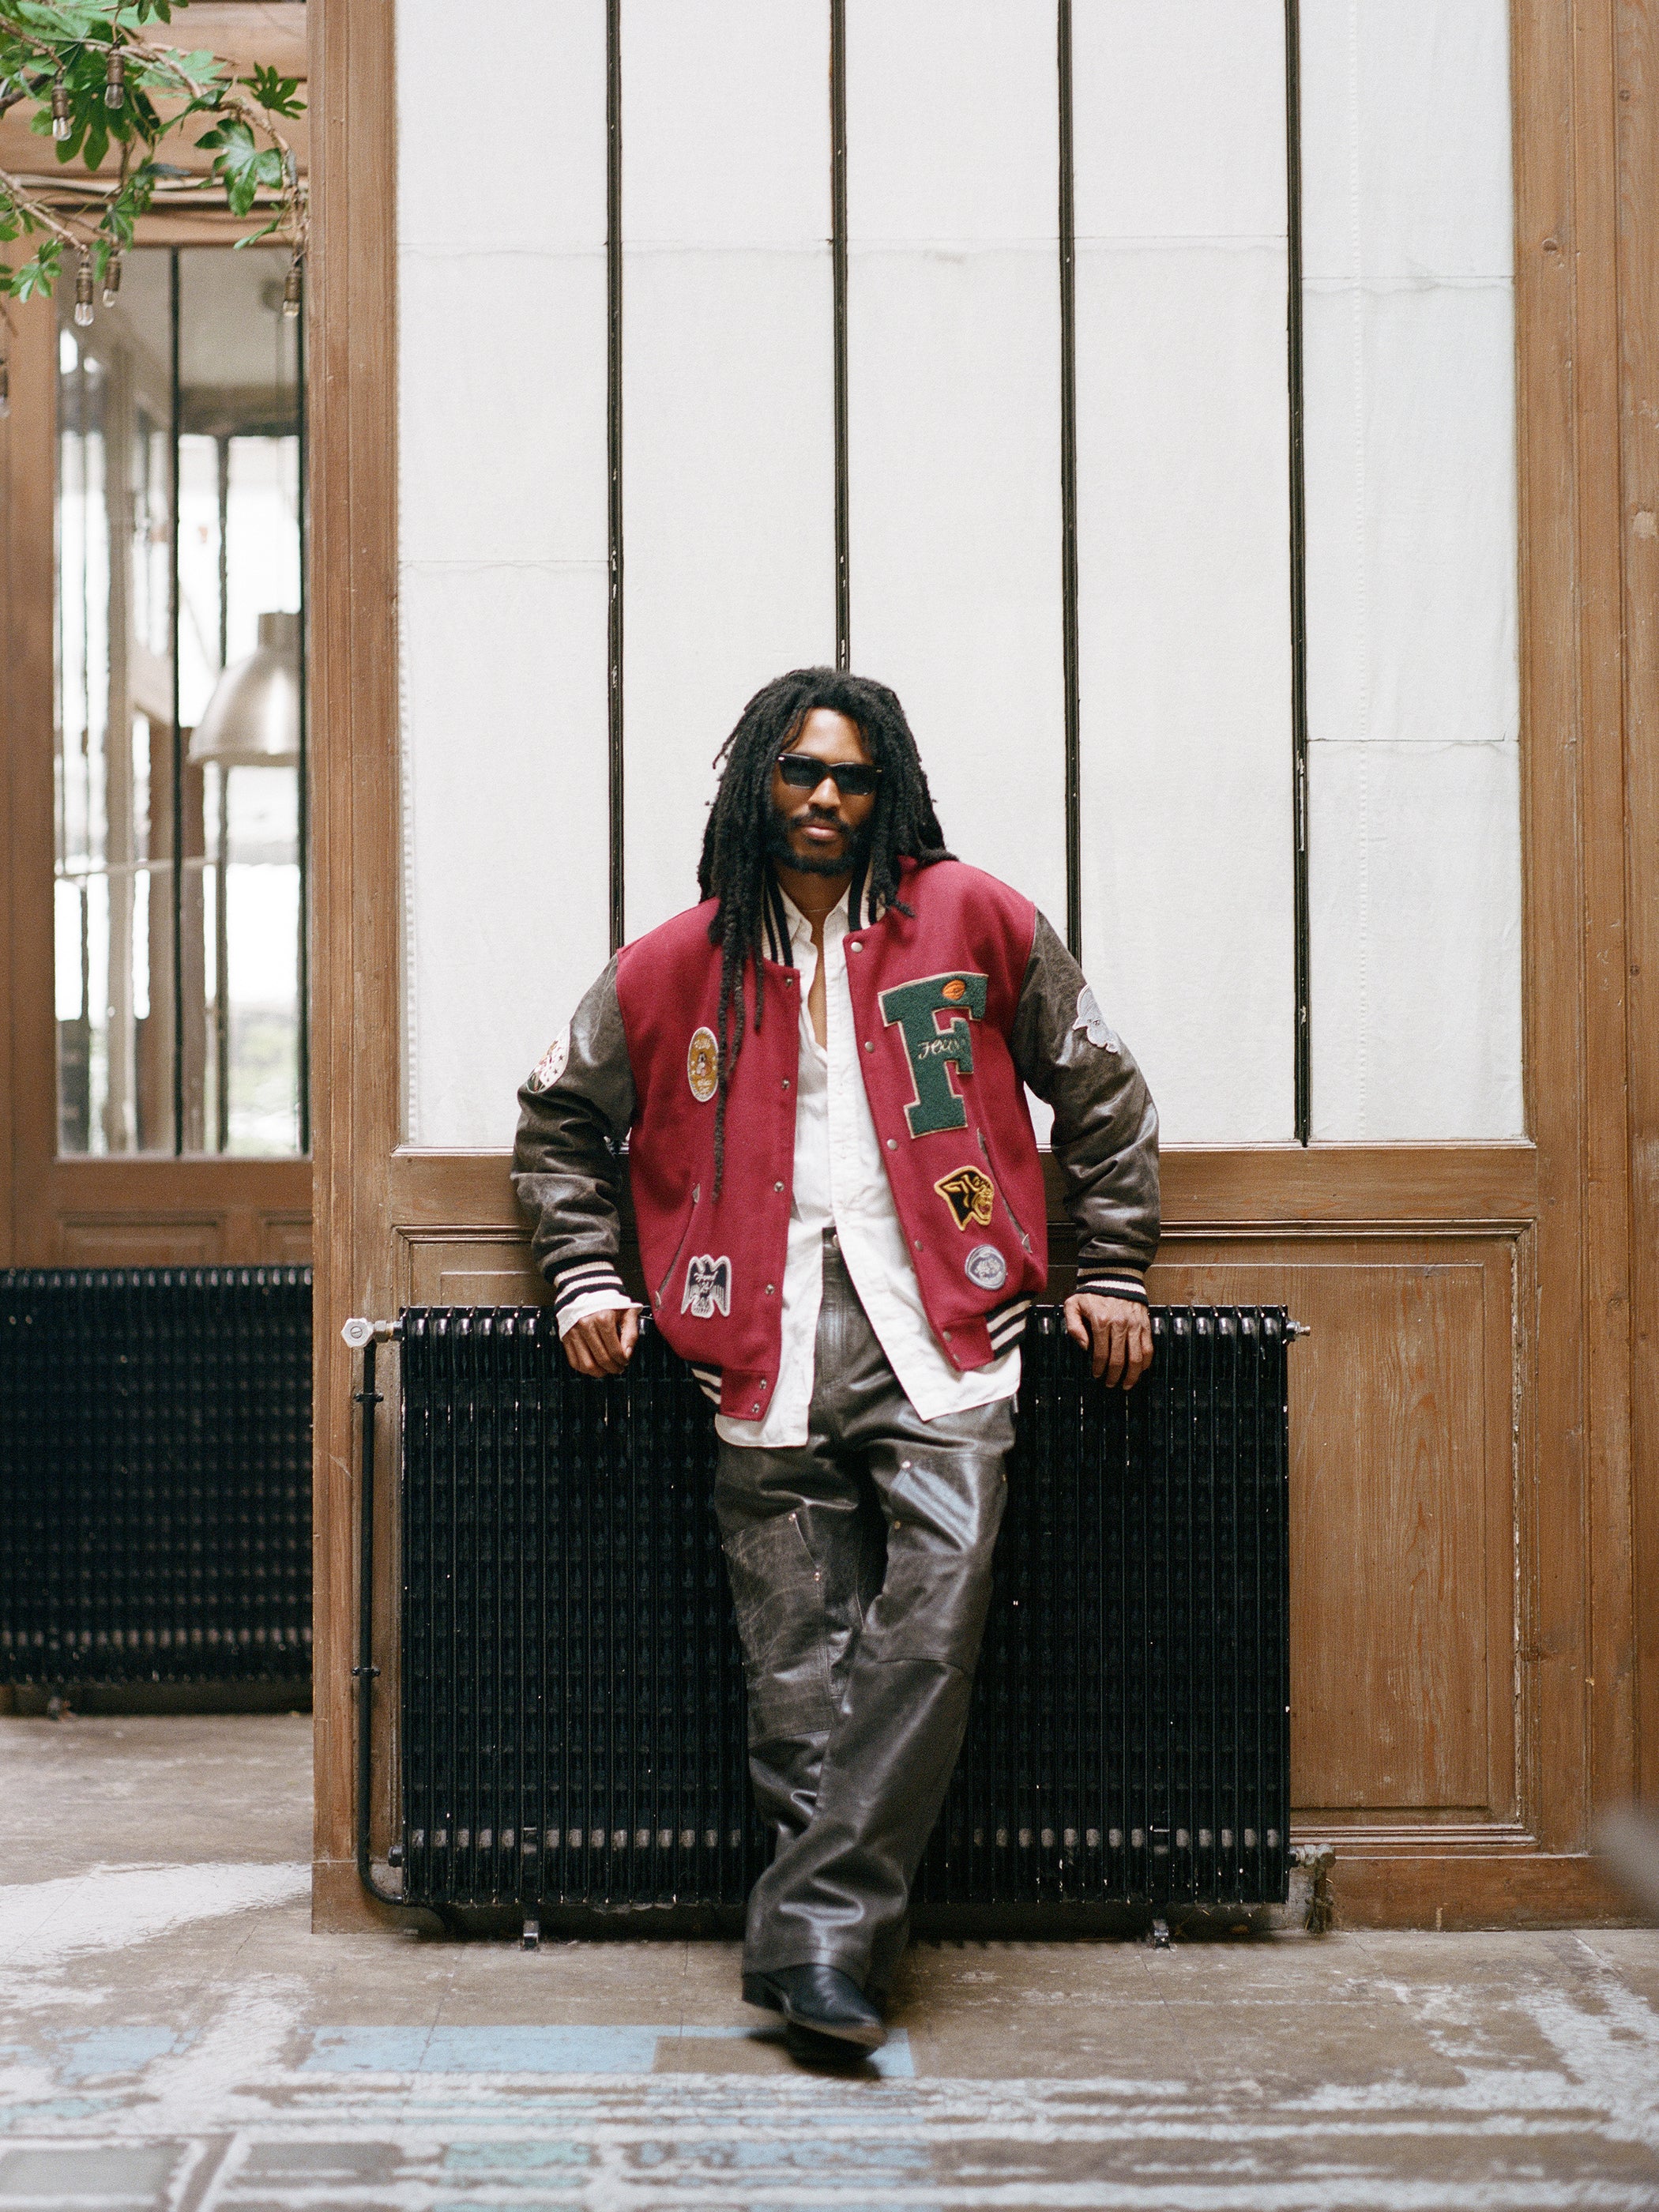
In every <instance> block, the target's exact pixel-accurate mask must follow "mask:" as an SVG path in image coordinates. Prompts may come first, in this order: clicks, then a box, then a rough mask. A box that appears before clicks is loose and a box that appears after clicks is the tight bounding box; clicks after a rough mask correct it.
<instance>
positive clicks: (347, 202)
mask: <svg viewBox="0 0 1659 2212" xmlns="http://www.w3.org/2000/svg"><path fill="white" fill-rule="evenodd" d="M308 29H309V37H310V53H311V80H310V81H311V88H312V95H313V140H312V147H313V163H314V176H313V209H314V210H315V214H314V222H313V245H312V252H311V263H310V271H309V280H310V281H309V283H308V284H307V313H308V318H309V320H308V338H309V343H308V345H307V359H308V362H309V383H310V392H309V397H310V424H311V453H310V479H309V480H310V493H311V496H310V509H309V511H310V516H311V544H310V549H309V552H310V562H311V568H310V583H311V592H310V601H309V604H310V606H311V609H312V684H311V690H310V705H311V714H312V721H311V744H310V747H309V756H310V774H311V793H310V799H311V807H312V816H311V819H312V836H313V842H312V872H311V895H312V899H313V920H314V935H313V942H314V947H315V951H314V955H313V965H312V1003H313V1010H314V1014H313V1023H314V1026H313V1053H312V1066H313V1091H314V1097H315V1112H314V1114H313V1132H314V1137H313V1143H314V1163H315V1177H314V1184H313V1191H314V1203H313V1218H314V1221H315V1225H316V1237H317V1253H318V1262H319V1265H318V1279H317V1291H316V1299H315V1309H314V1311H315V1343H316V1370H315V1392H316V1398H315V1405H316V1477H315V1528H316V1540H315V1553H314V1586H315V1591H316V1599H315V1605H316V1631H315V1643H314V1656H313V1672H314V1705H313V1712H314V1729H315V1744H316V1750H315V1773H316V1794H315V1810H314V1852H315V1876H314V1881H313V1913H314V1916H315V1917H316V1920H317V1922H318V1923H319V1925H320V1924H342V1923H344V1924H349V1923H362V1921H363V1919H364V1918H366V1917H373V1915H372V1913H371V1911H370V1908H369V1905H368V1900H367V1899H366V1898H365V1897H364V1896H363V1894H362V1891H361V1889H360V1888H359V1886H358V1883H357V1879H356V1866H355V1842H354V1835H353V1826H352V1790H353V1774H354V1765H353V1760H354V1749H353V1747H354V1744H355V1741H356V1719H355V1714H354V1710H353V1699H352V1694H351V1693H352V1677H351V1673H350V1669H351V1666H352V1663H353V1656H354V1655H353V1652H352V1650H351V1633H352V1623H353V1618H354V1605H353V1599H354V1587H355V1581H356V1555H355V1511H354V1500H355V1496H356V1484H355V1477H354V1473H353V1469H354V1465H355V1461H356V1441H355V1437H354V1434H353V1429H354V1422H353V1412H354V1408H353V1407H352V1404H351V1393H352V1390H353V1389H354V1388H355V1387H356V1383H355V1373H356V1362H355V1360H354V1358H352V1357H351V1356H350V1355H349V1354H348V1353H347V1352H346V1350H345V1347H344V1346H343V1344H342V1343H341V1341H340V1335H339V1331H340V1325H341V1323H342V1322H343V1320H344V1319H345V1318H346V1316H348V1315H349V1314H352V1313H362V1312H371V1313H377V1314H384V1313H386V1312H389V1311H391V1310H392V1309H393V1307H394V1305H395V1302H396V1297H397V1290H398V1285H397V1283H396V1281H395V1279H394V1273H393V1264H392V1263H393V1259H394V1251H393V1240H392V1238H391V1237H390V1236H389V1235H388V1233H387V1223H388V1219H389V1206H388V1190H387V1163H388V1161H389V1159H390V1157H391V1154H392V1147H393V1146H394V1145H395V1144H396V1142H397V1136H398V1056H399V1042H398V1019H397V1016H398V920H397V917H398V896H397V884H398V848H397V836H398V818H399V816H398V659H397V650H398V648H397V543H398V538H397V442H396V439H395V436H394V435H392V431H391V426H392V423H393V422H395V419H396V411H397V374H396V360H395V345H396V331H397V316H396V276H397V270H396V226H395V223H394V222H393V219H392V204H391V194H392V191H394V190H395V179H396V176H397V131H396V112H395V99H394V46H393V38H394V18H393V9H392V0H327V4H326V5H325V6H322V7H318V8H313V9H311V10H310V11H309V23H308ZM387 1364H388V1365H390V1364H392V1363H390V1362H388V1363H387ZM380 1420H381V1431H382V1434H383V1435H384V1437H386V1441H387V1447H388V1449H389V1444H390V1438H391V1434H392V1431H391V1425H390V1423H389V1421H388V1420H387V1419H386V1408H384V1407H382V1408H381V1409H380ZM386 1463H387V1464H388V1465H389V1464H390V1460H389V1457H388V1460H387V1462H386ZM390 1494H391V1493H390V1486H389V1485H387V1486H382V1491H381V1496H382V1498H385V1499H387V1500H389V1498H390ZM395 1681H396V1678H395V1676H393V1675H392V1674H382V1677H381V1692H380V1696H381V1711H382V1714H383V1716H384V1717H386V1719H387V1720H388V1722H389V1721H390V1718H391V1717H392V1711H393V1708H394V1707H395ZM377 1794H379V1795H380V1796H381V1801H382V1803H383V1804H384V1792H383V1791H382V1792H380V1793H377Z"/></svg>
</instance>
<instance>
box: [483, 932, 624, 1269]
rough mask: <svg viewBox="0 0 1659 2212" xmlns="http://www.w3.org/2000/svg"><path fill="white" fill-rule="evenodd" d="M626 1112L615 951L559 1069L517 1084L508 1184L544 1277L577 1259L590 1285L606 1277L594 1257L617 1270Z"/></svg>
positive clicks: (580, 1011)
mask: <svg viewBox="0 0 1659 2212" xmlns="http://www.w3.org/2000/svg"><path fill="white" fill-rule="evenodd" d="M633 1119H634V1073H633V1070H632V1068H631V1067H630V1066H629V1061H628V1039H627V1037H626V1036H625V1035H624V1033H623V1019H622V1009H621V1007H620V1006H618V1004H617V963H616V960H615V958H614V957H612V959H611V962H610V963H609V964H608V966H607V967H606V969H605V973H604V974H603V975H601V976H600V977H599V981H597V982H596V983H595V984H594V985H593V987H592V989H591V990H590V991H589V992H588V993H587V995H586V997H585V998H584V999H583V1000H582V1002H581V1004H580V1006H578V1007H577V1009H576V1012H575V1015H574V1018H573V1019H572V1021H571V1024H570V1030H569V1039H568V1055H567V1057H566V1060H565V1064H564V1066H563V1067H562V1069H561V1070H560V1072H559V1073H558V1075H557V1076H556V1078H555V1079H553V1080H552V1081H551V1082H550V1083H548V1084H547V1085H546V1086H545V1088H543V1089H537V1088H535V1087H534V1078H533V1077H532V1079H530V1080H528V1081H526V1083H525V1084H523V1085H521V1087H520V1091H519V1133H518V1137H517V1139H516V1140H515V1142H514V1144H513V1189H514V1190H515V1191H516V1192H517V1194H518V1198H519V1203H520V1206H525V1207H526V1209H527V1210H528V1211H529V1212H530V1213H531V1214H532V1216H533V1217H534V1229H533V1232H532V1238H531V1249H532V1252H533V1253H534V1255H535V1258H536V1264H537V1266H538V1267H539V1268H540V1269H541V1271H542V1273H543V1274H544V1275H545V1276H546V1277H547V1278H548V1279H549V1280H550V1281H553V1280H556V1279H561V1278H563V1277H565V1276H566V1275H567V1274H568V1272H569V1271H570V1270H571V1269H573V1268H575V1267H578V1266H579V1264H581V1265H582V1275H583V1278H584V1280H585V1281H586V1285H587V1286H589V1287H597V1286H598V1285H599V1282H600V1281H601V1280H602V1279H603V1278H602V1275H601V1273H600V1272H599V1268H598V1267H597V1265H596V1264H595V1263H599V1262H605V1263H607V1264H608V1267H609V1268H610V1270H611V1272H612V1273H614V1271H615V1268H616V1266H617V1255H618V1254H619V1252H620V1250H621V1248H622V1223H621V1218H620V1216H619V1214H618V1212H617V1194H618V1191H619V1189H620V1187H621V1181H622V1169H621V1162H620V1160H619V1158H618V1152H619V1151H620V1148H621V1146H622V1142H623V1139H624V1138H625V1137H626V1136H627V1134H628V1131H629V1125H630V1123H631V1122H632V1121H633ZM582 1263H586V1264H582Z"/></svg>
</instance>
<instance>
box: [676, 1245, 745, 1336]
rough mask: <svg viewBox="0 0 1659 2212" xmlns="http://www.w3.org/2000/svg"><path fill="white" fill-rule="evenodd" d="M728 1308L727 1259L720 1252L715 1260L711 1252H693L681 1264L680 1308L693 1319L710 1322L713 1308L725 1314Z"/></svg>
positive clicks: (729, 1280) (729, 1266)
mask: <svg viewBox="0 0 1659 2212" xmlns="http://www.w3.org/2000/svg"><path fill="white" fill-rule="evenodd" d="M731 1310H732V1262H731V1260H730V1259H729V1258H728V1257H727V1255H726V1254H725V1253H724V1252H722V1253H721V1254H720V1257H719V1259H718V1260H717V1259H716V1258H715V1257H714V1254H713V1253H712V1252H697V1253H694V1254H693V1255H692V1257H691V1258H690V1260H688V1261H687V1262H686V1266H685V1289H684V1292H683V1293H682V1295H681V1297H680V1311H681V1312H682V1313H689V1314H690V1316H691V1318H692V1320H693V1321H713V1319H714V1315H715V1313H716V1311H719V1312H720V1313H723V1314H729V1313H730V1312H731Z"/></svg>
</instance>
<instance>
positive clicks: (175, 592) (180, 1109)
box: [82, 246, 185, 1153]
mask: <svg viewBox="0 0 1659 2212" xmlns="http://www.w3.org/2000/svg"><path fill="white" fill-rule="evenodd" d="M167 451H168V456H169V459H170V462H171V466H172V475H173V512H172V514H171V516H170V518H169V520H170V522H171V525H172V527H171V531H170V533H169V544H168V549H167V635H168V641H169V644H170V646H171V649H172V653H173V1151H174V1152H175V1153H176V1152H183V1151H184V1149H185V762H184V750H183V747H182V744H181V743H180V740H179V249H178V247H177V246H173V247H172V248H171V249H170V251H169V252H168V255H167ZM82 1003H83V1004H86V1003H88V1002H87V1001H86V1000H85V996H84V991H83V995H82Z"/></svg>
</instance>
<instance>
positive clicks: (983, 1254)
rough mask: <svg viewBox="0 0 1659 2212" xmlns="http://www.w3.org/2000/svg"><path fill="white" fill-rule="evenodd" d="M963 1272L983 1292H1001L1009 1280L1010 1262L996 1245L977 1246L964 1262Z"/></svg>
mask: <svg viewBox="0 0 1659 2212" xmlns="http://www.w3.org/2000/svg"><path fill="white" fill-rule="evenodd" d="M962 1272H963V1274H964V1275H966V1276H967V1278H968V1279H969V1282H970V1283H976V1284H977V1285H978V1286H979V1287H980V1289H981V1291H1000V1289H1001V1288H1002V1286H1003V1285H1004V1284H1005V1283H1006V1281H1007V1279H1008V1262H1007V1261H1006V1260H1005V1259H1004V1258H1003V1256H1002V1255H1001V1253H1000V1252H999V1251H998V1249H997V1248H996V1246H995V1245H994V1244H975V1247H974V1249H973V1250H972V1251H971V1252H970V1253H969V1255H968V1257H967V1258H966V1259H965V1260H964V1261H963V1263H962Z"/></svg>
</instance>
